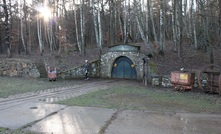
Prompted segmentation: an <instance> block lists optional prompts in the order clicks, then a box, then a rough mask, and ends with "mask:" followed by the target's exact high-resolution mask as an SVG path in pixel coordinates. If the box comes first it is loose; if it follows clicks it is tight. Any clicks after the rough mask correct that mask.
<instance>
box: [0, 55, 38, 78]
mask: <svg viewBox="0 0 221 134" xmlns="http://www.w3.org/2000/svg"><path fill="white" fill-rule="evenodd" d="M0 76H19V77H32V78H39V77H40V73H39V71H38V69H37V67H36V65H35V63H33V62H31V61H29V60H25V59H4V60H0Z"/></svg>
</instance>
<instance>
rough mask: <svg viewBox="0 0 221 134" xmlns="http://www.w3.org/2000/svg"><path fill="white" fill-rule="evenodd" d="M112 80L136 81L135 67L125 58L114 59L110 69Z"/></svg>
mask: <svg viewBox="0 0 221 134" xmlns="http://www.w3.org/2000/svg"><path fill="white" fill-rule="evenodd" d="M111 75H112V78H125V79H137V73H136V69H135V65H134V64H133V62H132V61H131V60H130V59H129V58H127V57H119V58H118V59H116V61H115V63H114V64H113V67H112V72H111Z"/></svg>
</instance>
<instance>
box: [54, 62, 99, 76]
mask: <svg viewBox="0 0 221 134" xmlns="http://www.w3.org/2000/svg"><path fill="white" fill-rule="evenodd" d="M58 76H59V77H61V78H63V79H67V78H84V65H82V66H78V67H75V68H71V69H68V70H63V71H61V72H60V73H59V74H58ZM89 77H100V60H98V61H93V62H91V63H89Z"/></svg>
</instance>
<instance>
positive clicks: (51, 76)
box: [48, 67, 57, 81]
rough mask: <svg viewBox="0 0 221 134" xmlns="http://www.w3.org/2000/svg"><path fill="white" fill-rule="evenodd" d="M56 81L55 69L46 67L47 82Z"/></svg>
mask: <svg viewBox="0 0 221 134" xmlns="http://www.w3.org/2000/svg"><path fill="white" fill-rule="evenodd" d="M56 79H57V70H56V68H55V67H48V80H49V81H56Z"/></svg>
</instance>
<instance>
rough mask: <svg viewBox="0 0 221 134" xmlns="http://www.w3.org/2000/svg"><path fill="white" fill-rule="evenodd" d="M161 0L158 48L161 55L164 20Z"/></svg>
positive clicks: (161, 0)
mask: <svg viewBox="0 0 221 134" xmlns="http://www.w3.org/2000/svg"><path fill="white" fill-rule="evenodd" d="M163 14H164V13H163V0H160V49H159V53H160V54H162V55H163V47H164V46H163V41H164V39H163V37H164V30H163V22H164V18H163V16H164V15H163Z"/></svg>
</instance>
